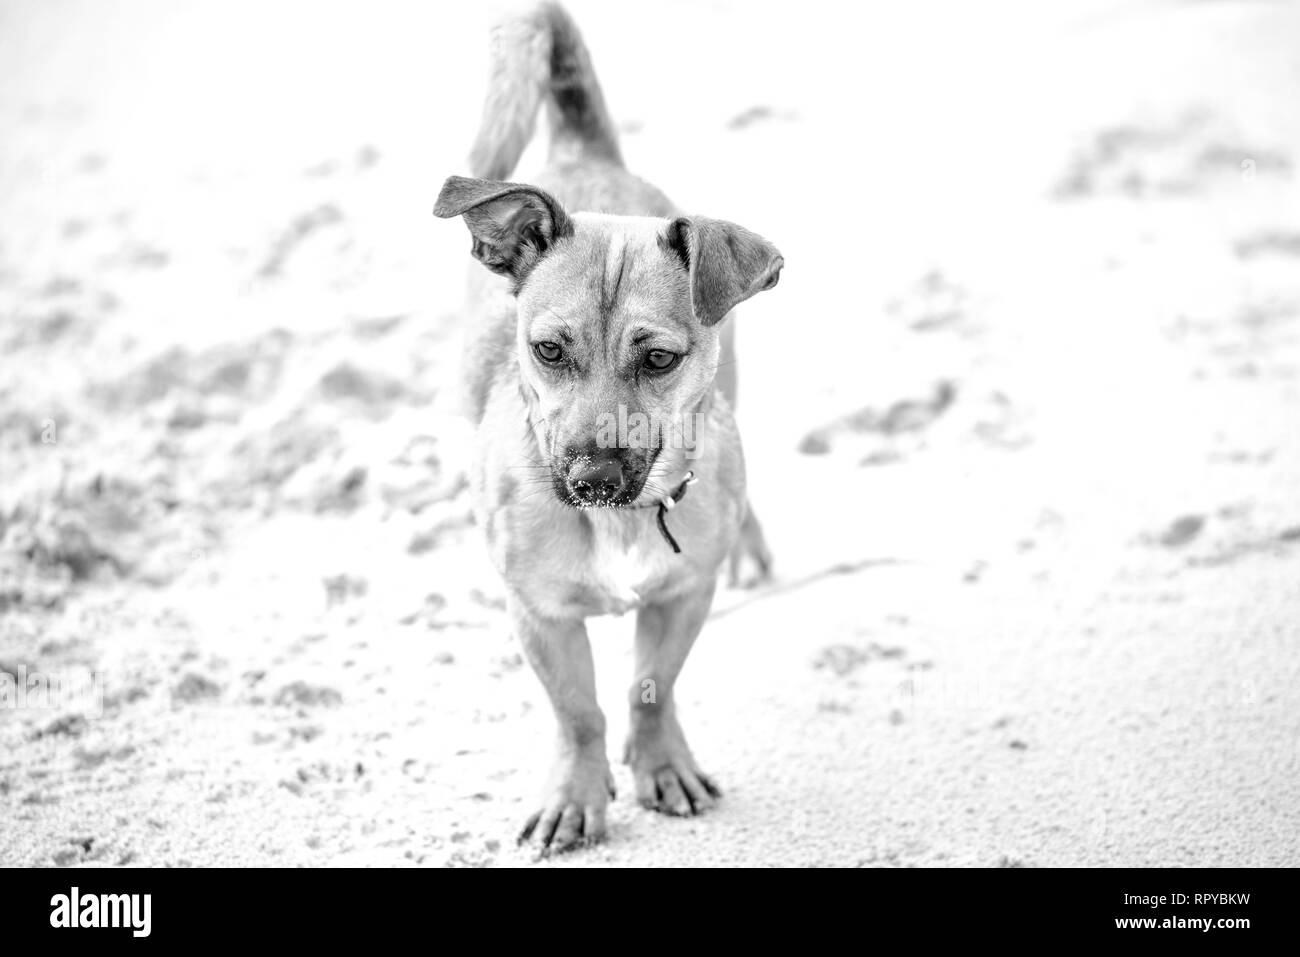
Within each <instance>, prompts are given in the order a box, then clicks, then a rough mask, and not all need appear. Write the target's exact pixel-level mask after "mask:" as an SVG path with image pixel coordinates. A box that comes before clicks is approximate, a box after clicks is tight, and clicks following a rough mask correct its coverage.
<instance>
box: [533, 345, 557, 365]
mask: <svg viewBox="0 0 1300 957" xmlns="http://www.w3.org/2000/svg"><path fill="white" fill-rule="evenodd" d="M533 351H534V352H536V353H537V358H539V359H541V360H542V361H543V362H559V361H560V357H561V356H563V355H564V350H563V349H561V348H560V347H559V346H557V345H556V344H555V343H554V342H537V343H534V344H533Z"/></svg>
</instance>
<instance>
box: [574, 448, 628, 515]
mask: <svg viewBox="0 0 1300 957" xmlns="http://www.w3.org/2000/svg"><path fill="white" fill-rule="evenodd" d="M623 484H624V479H623V465H622V463H621V462H618V461H616V460H614V459H586V460H582V461H579V462H576V463H574V465H573V466H572V467H571V468H570V469H569V488H570V489H571V490H572V491H573V496H574V498H576V499H578V500H579V501H581V502H585V503H587V504H589V505H603V504H605V503H607V502H610V501H612V500H613V498H614V496H616V495H617V494H618V493H619V492H621V491H622V490H623Z"/></svg>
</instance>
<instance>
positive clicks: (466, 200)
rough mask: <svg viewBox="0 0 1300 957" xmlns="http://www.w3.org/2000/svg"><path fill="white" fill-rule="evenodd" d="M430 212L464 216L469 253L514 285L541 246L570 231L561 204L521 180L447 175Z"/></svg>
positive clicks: (530, 266) (529, 269)
mask: <svg viewBox="0 0 1300 957" xmlns="http://www.w3.org/2000/svg"><path fill="white" fill-rule="evenodd" d="M433 214H434V215H435V216H440V217H442V218H443V219H448V218H450V217H452V216H464V217H465V225H466V226H468V227H469V232H470V235H471V236H472V237H473V239H474V242H473V245H472V246H470V253H471V254H472V255H473V257H474V258H475V259H477V260H478V261H479V262H481V263H482V264H483V265H484V266H487V267H488V269H491V270H492V271H493V272H495V273H500V274H501V275H503V276H510V277H511V278H512V279H514V281H515V286H516V288H518V285H519V284H520V283H522V282H523V281H524V279H525V278H527V276H528V274H529V273H530V272H532V269H533V267H534V266H535V265H537V261H538V260H539V259H541V258H542V256H543V255H544V254H545V253H546V252H547V250H549V249H550V248H551V247H552V246H553V245H554V244H555V243H556V242H557V241H559V240H561V239H564V238H565V237H566V236H572V235H573V223H572V221H571V220H570V219H569V216H568V214H567V213H565V211H564V207H562V206H561V205H560V204H559V203H558V202H556V200H555V199H554V197H552V196H551V195H550V194H548V193H546V192H544V191H543V190H540V189H538V188H537V187H535V186H525V185H523V184H522V183H501V182H496V181H494V180H487V179H470V178H468V177H465V176H449V177H448V178H447V182H445V183H443V184H442V192H441V193H439V194H438V202H437V204H436V205H434V207H433Z"/></svg>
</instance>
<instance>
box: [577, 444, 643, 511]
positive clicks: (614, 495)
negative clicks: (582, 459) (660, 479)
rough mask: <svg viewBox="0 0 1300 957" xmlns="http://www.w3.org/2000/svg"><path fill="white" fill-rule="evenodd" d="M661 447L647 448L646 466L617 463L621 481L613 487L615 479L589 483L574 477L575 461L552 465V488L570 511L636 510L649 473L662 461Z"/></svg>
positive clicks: (609, 478)
mask: <svg viewBox="0 0 1300 957" xmlns="http://www.w3.org/2000/svg"><path fill="white" fill-rule="evenodd" d="M659 452H660V449H659V448H653V449H648V450H647V451H646V455H645V461H644V462H643V463H632V462H620V463H618V465H619V469H618V482H617V488H614V487H613V486H614V481H613V478H612V476H607V477H604V479H603V481H601V480H594V481H589V480H586V479H584V477H582V476H581V475H578V476H575V470H574V462H573V460H566V461H564V462H555V461H553V462H552V463H551V488H552V490H553V491H554V492H555V497H556V498H558V499H559V500H560V501H561V502H562V503H564V504H565V505H567V506H569V507H570V508H576V509H582V510H587V509H596V508H633V507H635V505H636V500H637V499H638V498H640V497H641V493H642V492H643V491H645V486H646V482H647V481H649V479H650V471H651V469H653V468H654V464H655V461H656V460H657V459H658V458H659Z"/></svg>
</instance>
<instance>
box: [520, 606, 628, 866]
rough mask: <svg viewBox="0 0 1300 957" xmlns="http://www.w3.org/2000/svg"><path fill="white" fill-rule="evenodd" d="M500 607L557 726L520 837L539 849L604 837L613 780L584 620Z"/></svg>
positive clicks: (560, 848)
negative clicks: (541, 788)
mask: <svg viewBox="0 0 1300 957" xmlns="http://www.w3.org/2000/svg"><path fill="white" fill-rule="evenodd" d="M506 607H507V610H508V612H509V614H510V617H511V619H512V621H513V623H514V628H515V633H516V634H517V635H518V636H519V640H520V643H521V644H522V645H523V647H524V654H525V656H526V657H527V658H528V662H529V664H531V665H532V666H533V671H535V672H536V673H537V677H538V678H540V679H541V681H542V685H543V686H544V687H545V688H546V694H547V695H548V696H549V697H550V699H551V707H552V708H554V710H555V719H556V722H557V724H558V725H559V729H558V730H559V740H558V749H557V753H556V756H555V763H554V765H553V766H552V769H551V774H550V778H549V779H548V780H547V783H546V790H545V793H544V796H543V798H542V802H541V804H542V806H541V808H540V809H539V810H537V811H536V812H535V813H534V814H533V815H532V816H531V817H529V818H528V821H527V823H526V824H525V825H524V829H523V831H522V832H521V833H520V835H519V842H520V843H523V842H525V841H527V840H529V839H530V838H531V839H532V841H533V843H534V844H535V845H536V846H537V847H538V848H539V849H540V850H541V851H542V852H544V853H545V852H547V851H566V850H568V849H570V848H572V847H576V846H578V845H579V844H592V843H595V842H596V841H599V840H601V839H602V838H603V837H604V836H605V808H606V806H607V805H608V804H609V799H610V798H611V797H613V795H614V778H613V775H611V774H610V770H609V758H608V756H607V755H606V753H605V716H604V715H603V714H601V712H600V708H599V706H598V705H597V704H596V678H595V668H594V666H593V663H592V659H591V644H590V642H588V640H587V628H586V625H585V624H583V622H582V620H581V619H572V620H547V619H543V618H539V617H538V616H536V615H534V614H533V613H532V612H530V611H529V610H528V609H527V608H525V607H524V606H523V605H522V603H520V602H519V601H517V600H516V599H514V598H510V599H508V600H507V602H506Z"/></svg>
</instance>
